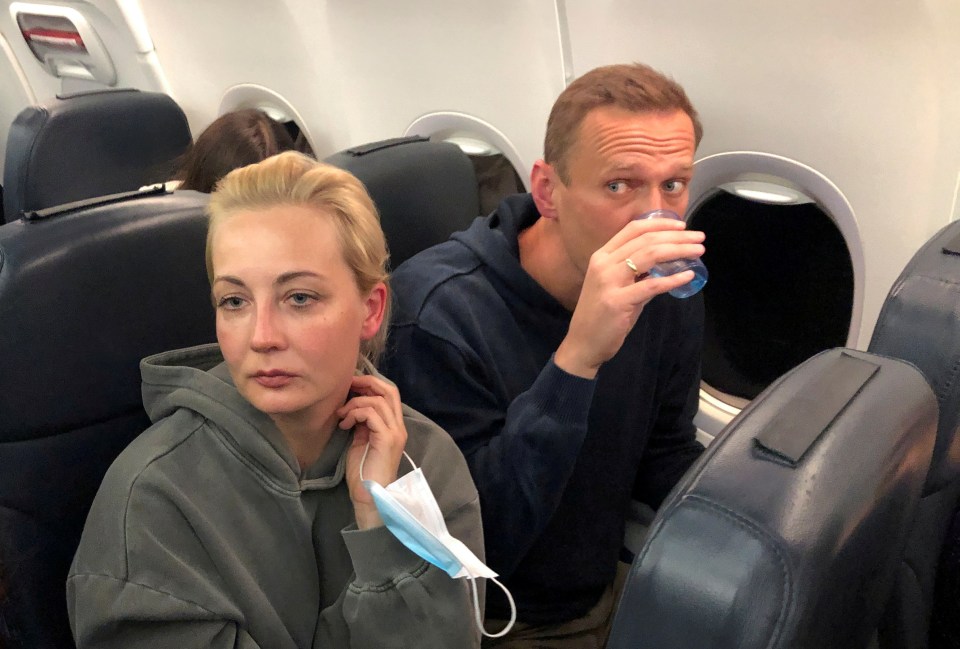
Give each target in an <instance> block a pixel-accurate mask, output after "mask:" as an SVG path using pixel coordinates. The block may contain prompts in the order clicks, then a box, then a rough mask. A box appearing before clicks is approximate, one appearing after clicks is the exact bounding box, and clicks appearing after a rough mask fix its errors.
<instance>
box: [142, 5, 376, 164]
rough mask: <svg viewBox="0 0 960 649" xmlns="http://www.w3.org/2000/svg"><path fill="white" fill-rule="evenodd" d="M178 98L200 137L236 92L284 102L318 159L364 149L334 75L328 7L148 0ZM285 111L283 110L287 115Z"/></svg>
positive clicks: (148, 16)
mask: <svg viewBox="0 0 960 649" xmlns="http://www.w3.org/2000/svg"><path fill="white" fill-rule="evenodd" d="M140 4H141V6H142V9H143V15H144V17H145V19H146V21H147V24H148V25H149V29H150V37H151V38H152V40H153V42H154V44H155V46H156V51H157V58H158V60H159V61H160V64H161V65H162V66H163V70H164V71H165V73H166V75H167V78H168V79H169V83H170V89H171V94H172V95H173V96H174V98H175V99H176V100H177V102H178V103H179V104H180V105H181V107H182V108H183V110H184V112H185V113H186V114H187V118H188V120H189V121H190V126H191V129H192V130H193V132H194V135H196V134H198V133H199V132H200V131H202V130H203V129H204V128H205V127H206V126H207V124H209V123H210V122H212V121H213V120H214V119H215V118H216V117H217V116H218V114H219V112H218V111H219V110H220V109H221V108H222V107H226V105H227V104H229V103H230V102H231V101H233V100H232V99H231V98H230V95H228V92H229V91H230V90H231V89H232V88H235V87H238V86H243V87H252V86H256V87H260V88H263V89H265V92H264V97H267V96H269V95H273V96H279V97H282V98H283V104H284V105H286V106H288V107H291V108H292V109H293V110H294V111H295V112H296V113H297V115H299V116H300V119H302V120H303V122H304V123H302V124H299V126H300V127H301V128H302V129H304V130H306V131H307V132H308V134H309V135H310V140H311V144H312V146H313V149H314V152H315V153H316V154H317V155H318V156H321V157H322V156H324V155H328V154H330V153H333V152H334V151H337V150H338V149H340V148H344V147H346V146H349V145H350V144H357V143H358V141H357V140H355V139H354V138H352V137H351V135H350V133H349V130H348V129H346V128H345V127H344V125H345V123H346V117H345V115H346V111H347V107H348V106H350V104H351V101H350V100H349V99H347V98H344V97H343V93H342V92H341V90H340V88H339V87H338V86H337V83H336V78H335V74H334V72H333V70H335V67H336V60H335V59H334V58H332V56H333V51H332V49H331V48H330V39H329V35H328V29H327V21H326V18H325V7H324V6H323V5H322V4H321V3H308V2H299V3H298V2H270V3H265V2H258V1H256V0H245V1H242V2H239V1H238V2H234V1H232V0H214V1H210V2H199V3H198V2H189V1H185V0H162V1H161V0H145V1H143V2H141V3H140ZM284 105H275V106H274V108H276V109H283V108H284Z"/></svg>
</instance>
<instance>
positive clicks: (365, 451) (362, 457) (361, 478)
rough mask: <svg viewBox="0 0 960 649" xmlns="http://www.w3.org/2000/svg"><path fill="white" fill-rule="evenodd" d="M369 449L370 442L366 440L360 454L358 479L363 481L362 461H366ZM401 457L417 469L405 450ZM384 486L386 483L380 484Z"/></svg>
mask: <svg viewBox="0 0 960 649" xmlns="http://www.w3.org/2000/svg"><path fill="white" fill-rule="evenodd" d="M369 450H370V442H367V445H366V446H364V447H363V455H361V456H360V480H361V482H362V481H363V463H364V462H366V461H367V451H369ZM403 457H405V458H407V462H409V463H410V466H412V467H413V470H414V471H416V470H417V465H416V464H414V463H413V460H412V459H411V458H410V456H409V455H407V452H406V451H403ZM381 486H383V487H386V485H381Z"/></svg>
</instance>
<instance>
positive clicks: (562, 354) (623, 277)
mask: <svg viewBox="0 0 960 649" xmlns="http://www.w3.org/2000/svg"><path fill="white" fill-rule="evenodd" d="M703 240H704V234H703V232H698V231H688V230H686V224H685V223H683V222H682V221H674V220H671V219H650V220H641V221H631V222H630V223H628V224H627V225H626V226H625V227H624V228H623V229H622V230H620V232H618V233H617V234H615V235H614V236H613V237H612V238H611V239H610V240H609V241H608V242H607V243H606V244H604V245H603V246H602V247H601V248H600V249H599V250H597V251H596V252H595V253H593V255H591V257H590V263H589V264H588V266H587V272H586V276H585V277H584V280H583V287H582V288H581V290H580V297H579V299H578V300H577V306H576V308H575V309H574V311H573V317H572V318H571V320H570V328H569V330H568V331H567V335H566V337H565V338H564V339H563V342H561V343H560V346H559V347H558V348H557V352H556V354H555V355H554V362H555V363H556V364H557V366H558V367H559V368H560V369H562V370H564V371H566V372H569V373H570V374H574V375H576V376H582V377H584V378H588V379H592V378H593V377H595V376H596V374H597V370H599V369H600V366H601V365H602V364H603V363H605V362H606V361H608V360H610V358H612V357H613V356H614V355H615V354H616V353H617V352H618V351H619V350H620V347H621V346H622V345H623V341H624V340H625V339H626V337H627V334H628V333H630V330H631V329H633V326H634V325H635V324H636V322H637V318H639V317H640V313H641V311H643V307H644V306H645V305H646V304H647V302H649V301H650V300H651V299H653V298H654V297H655V296H657V295H660V294H661V293H666V292H668V291H672V290H673V289H675V288H677V287H678V286H682V285H683V284H686V283H687V282H689V281H690V280H692V279H693V271H689V270H688V271H684V272H682V273H677V274H676V275H670V276H667V277H651V276H649V275H646V274H647V273H648V272H649V270H650V268H652V267H653V266H654V265H656V264H658V263H660V262H664V261H670V260H672V259H683V258H691V257H699V256H700V255H702V254H703V252H704V247H703V244H702V241H703ZM628 259H629V260H630V261H631V262H632V265H633V266H634V267H636V269H637V272H636V273H634V271H633V270H631V268H630V266H629V265H628V264H627V260H628ZM638 278H639V279H638Z"/></svg>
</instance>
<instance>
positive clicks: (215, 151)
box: [173, 108, 294, 193]
mask: <svg viewBox="0 0 960 649" xmlns="http://www.w3.org/2000/svg"><path fill="white" fill-rule="evenodd" d="M293 148H294V141H293V138H291V137H290V133H289V132H288V131H287V129H286V128H285V127H284V125H283V124H281V123H280V122H278V121H276V120H274V119H271V118H270V117H268V116H267V114H266V113H264V112H263V111H260V110H257V109H255V108H247V109H243V110H237V111H234V112H231V113H227V114H225V115H221V116H220V117H218V118H217V119H216V120H214V121H213V122H212V123H211V124H210V126H208V127H207V128H206V129H205V130H204V131H203V133H201V134H200V135H199V136H198V137H197V141H196V142H195V143H194V144H193V146H191V147H190V148H189V149H187V152H186V153H185V154H183V156H182V157H181V158H180V161H179V163H178V166H177V169H178V171H177V172H176V173H175V174H174V176H173V178H174V180H179V181H181V184H180V187H179V189H194V190H196V191H200V192H206V193H210V192H211V191H213V188H214V187H215V186H216V184H217V182H218V181H219V180H220V179H221V178H223V177H224V176H226V175H227V174H228V173H230V172H231V171H233V170H234V169H237V168H239V167H245V166H247V165H249V164H253V163H255V162H260V161H261V160H264V159H266V158H269V157H270V156H272V155H276V154H277V153H280V152H282V151H288V150H292V149H293Z"/></svg>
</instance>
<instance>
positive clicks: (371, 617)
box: [314, 498, 483, 649]
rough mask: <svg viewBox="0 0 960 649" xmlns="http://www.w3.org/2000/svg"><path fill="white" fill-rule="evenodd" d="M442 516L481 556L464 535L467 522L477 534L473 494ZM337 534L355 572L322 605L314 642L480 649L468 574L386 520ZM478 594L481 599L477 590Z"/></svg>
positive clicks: (363, 647) (358, 647)
mask: <svg viewBox="0 0 960 649" xmlns="http://www.w3.org/2000/svg"><path fill="white" fill-rule="evenodd" d="M445 519H446V521H447V527H448V529H449V531H450V532H451V534H453V536H455V537H457V538H460V539H461V540H463V541H464V542H465V543H466V544H467V545H468V546H469V547H470V549H471V550H473V551H474V552H475V553H477V554H478V556H480V557H481V558H482V556H483V548H482V543H481V544H480V547H477V543H475V542H472V541H471V540H470V538H471V532H470V530H472V536H473V538H474V539H479V537H480V536H481V535H482V533H481V531H480V530H481V527H480V507H479V502H478V501H477V500H476V498H474V500H473V501H472V502H470V503H468V504H466V505H464V506H462V507H460V508H459V509H457V510H456V511H454V512H451V513H448V514H447V515H446V516H445ZM343 538H344V542H345V543H346V545H347V550H348V551H349V553H350V557H351V559H352V561H353V565H354V570H355V578H354V579H353V581H352V582H351V583H350V584H349V585H348V586H347V588H346V589H345V591H344V593H343V594H342V595H341V597H340V598H339V599H338V600H337V602H336V603H335V604H334V605H333V606H331V607H329V608H327V609H325V610H324V611H323V612H322V613H321V621H320V624H319V626H318V638H317V640H316V641H315V642H314V647H350V649H381V648H384V647H422V648H423V649H449V648H450V647H457V648H460V647H463V648H464V649H479V647H480V630H479V629H478V628H477V624H476V622H475V621H474V612H473V610H474V609H473V598H472V595H471V594H470V585H469V582H468V581H467V580H466V579H454V578H452V577H450V575H448V574H447V573H446V572H444V571H443V570H441V569H440V568H437V567H436V566H433V565H431V564H429V563H427V562H426V561H424V560H423V559H421V558H420V557H418V556H417V555H415V554H413V552H411V551H410V550H408V549H407V548H406V547H404V546H403V544H402V543H400V542H399V541H398V540H397V539H396V538H395V537H394V536H393V534H392V533H391V532H390V531H389V530H388V529H387V528H386V527H378V528H374V529H371V530H363V531H360V530H357V529H356V526H351V528H348V529H346V530H344V531H343ZM477 585H478V586H480V584H479V583H478V584H477ZM479 597H480V601H481V602H482V601H483V591H482V590H480V591H479ZM481 614H482V609H481ZM344 623H345V624H346V627H345V628H343V624H344Z"/></svg>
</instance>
